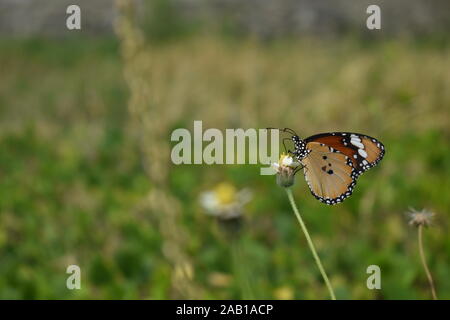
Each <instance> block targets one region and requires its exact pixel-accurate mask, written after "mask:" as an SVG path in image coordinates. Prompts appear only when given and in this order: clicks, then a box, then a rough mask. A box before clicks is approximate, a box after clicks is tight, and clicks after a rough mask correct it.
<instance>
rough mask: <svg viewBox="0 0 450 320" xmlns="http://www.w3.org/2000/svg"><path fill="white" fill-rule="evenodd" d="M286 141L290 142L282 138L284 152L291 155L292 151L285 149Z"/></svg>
mask: <svg viewBox="0 0 450 320" xmlns="http://www.w3.org/2000/svg"><path fill="white" fill-rule="evenodd" d="M286 140H289V141H291V139H290V138H284V139H283V146H284V151H285V152H286V153H290V154H292V151H291V150H288V148H286V143H285V141H286Z"/></svg>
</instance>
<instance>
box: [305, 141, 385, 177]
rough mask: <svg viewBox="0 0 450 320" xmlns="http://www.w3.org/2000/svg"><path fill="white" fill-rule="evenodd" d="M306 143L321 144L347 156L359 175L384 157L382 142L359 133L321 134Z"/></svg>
mask: <svg viewBox="0 0 450 320" xmlns="http://www.w3.org/2000/svg"><path fill="white" fill-rule="evenodd" d="M305 141H306V142H307V143H308V142H319V143H322V144H325V145H327V146H329V147H331V148H333V149H335V150H338V151H339V152H341V153H343V154H345V155H346V156H347V157H349V158H350V159H351V161H352V162H353V167H354V168H355V170H356V173H357V174H361V173H363V172H364V171H367V170H368V169H370V168H372V167H373V166H375V165H376V164H377V163H378V162H379V161H380V160H381V159H382V158H383V156H384V145H383V144H382V143H381V142H380V141H378V140H377V139H375V138H372V137H369V136H366V135H363V134H359V133H351V132H332V133H321V134H318V135H315V136H311V137H309V138H306V139H305Z"/></svg>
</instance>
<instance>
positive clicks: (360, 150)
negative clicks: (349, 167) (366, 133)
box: [358, 149, 367, 158]
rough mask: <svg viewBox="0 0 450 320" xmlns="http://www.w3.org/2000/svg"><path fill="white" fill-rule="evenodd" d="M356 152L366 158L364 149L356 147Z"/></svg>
mask: <svg viewBox="0 0 450 320" xmlns="http://www.w3.org/2000/svg"><path fill="white" fill-rule="evenodd" d="M358 153H359V155H360V156H361V157H363V158H366V157H367V152H366V151H364V150H363V149H358Z"/></svg>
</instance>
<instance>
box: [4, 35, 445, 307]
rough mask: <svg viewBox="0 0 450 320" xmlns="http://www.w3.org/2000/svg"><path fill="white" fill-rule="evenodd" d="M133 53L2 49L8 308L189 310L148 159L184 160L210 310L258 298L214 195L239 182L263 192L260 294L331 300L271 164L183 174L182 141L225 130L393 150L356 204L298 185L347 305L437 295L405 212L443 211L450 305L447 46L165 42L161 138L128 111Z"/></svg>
mask: <svg viewBox="0 0 450 320" xmlns="http://www.w3.org/2000/svg"><path fill="white" fill-rule="evenodd" d="M119 49H120V44H119V43H118V42H117V40H115V39H82V38H79V39H72V40H62V39H60V40H42V39H41V40H40V39H34V40H8V39H2V40H0V66H1V70H2V76H1V77H0V150H1V151H0V298H1V299H22V298H26V299H62V298H69V299H71V298H88V299H91V298H100V299H111V298H115V299H130V298H131V299H169V298H174V297H180V294H179V293H177V292H174V290H173V286H174V283H173V282H174V281H176V277H175V278H174V277H173V272H174V268H173V266H172V265H171V263H170V262H169V261H168V259H167V256H166V255H164V251H165V250H167V248H166V246H165V243H166V241H167V239H165V237H167V234H164V233H162V232H161V230H160V228H161V224H160V222H158V221H160V220H161V219H164V217H162V216H161V215H159V213H158V210H155V209H149V208H148V201H147V200H148V197H147V195H148V194H149V192H151V190H153V189H154V188H158V185H157V184H155V183H154V181H152V180H151V179H150V178H149V176H148V174H147V172H146V167H147V166H152V162H151V159H148V158H145V150H143V146H152V147H155V148H161V149H160V150H161V152H162V153H163V154H164V156H167V167H168V170H169V171H168V181H167V185H168V188H169V190H170V193H171V194H172V196H173V197H174V198H176V199H178V201H179V204H180V210H181V211H180V212H181V216H180V219H179V221H178V222H179V226H178V228H179V230H183V232H184V233H185V236H186V237H185V238H186V239H187V241H186V242H185V244H184V245H185V246H184V248H183V250H184V254H185V255H186V256H187V257H189V259H190V261H191V263H192V268H193V272H192V273H193V274H192V275H191V276H192V283H194V284H195V288H196V289H195V290H197V293H196V297H201V298H206V299H213V298H214V299H232V298H233V299H239V298H242V294H241V290H240V285H239V283H238V282H239V281H238V280H237V279H236V277H235V276H234V273H233V265H232V260H231V259H230V244H231V242H232V240H230V239H227V238H226V237H224V236H223V234H221V232H220V229H219V228H218V226H217V224H216V222H215V221H214V219H213V218H211V217H209V216H207V215H205V212H204V209H203V208H202V207H201V205H200V204H199V200H198V199H199V195H200V194H201V192H203V191H205V190H209V189H211V188H213V187H214V186H215V185H217V184H218V183H221V182H228V183H231V184H233V185H235V186H236V188H238V189H242V188H248V189H250V190H251V191H252V192H253V199H252V200H251V202H250V203H249V204H248V205H247V206H246V207H245V210H246V211H245V223H244V225H243V227H242V230H241V235H240V237H239V239H235V240H236V241H238V242H239V243H240V246H241V248H242V255H243V257H242V259H243V260H242V264H243V265H245V268H246V269H247V273H249V274H251V279H250V285H251V287H252V291H253V292H254V295H255V298H267V299H272V298H274V299H280V298H291V299H326V298H328V293H327V291H326V287H325V285H324V284H323V283H322V279H321V277H320V274H319V272H318V270H317V268H316V265H315V264H314V260H313V259H312V257H311V254H310V252H309V250H308V249H307V245H306V241H305V239H304V236H303V234H301V232H300V230H299V228H298V226H297V223H296V221H295V217H294V215H293V213H292V211H291V208H290V206H289V203H288V201H287V198H286V195H285V193H284V191H283V190H282V189H280V188H279V187H277V186H276V184H275V178H274V177H273V176H260V175H259V166H239V165H221V166H218V165H216V166H203V165H202V166H194V165H191V166H189V165H180V166H174V165H171V164H170V163H169V155H168V154H167V150H169V149H168V148H169V147H170V133H171V131H172V130H173V129H175V128H177V127H185V128H188V129H190V130H191V129H192V125H193V120H203V123H204V126H205V127H216V128H220V129H224V128H237V127H243V128H250V127H255V128H265V127H269V126H270V127H291V128H293V129H294V130H296V131H297V132H298V133H300V135H301V136H303V137H305V136H309V135H312V134H315V133H319V132H324V131H338V130H339V131H355V132H362V133H366V134H368V135H371V136H374V137H377V138H379V139H380V140H381V141H383V142H384V144H385V146H386V149H387V152H386V156H385V158H384V160H383V161H382V162H381V163H380V165H379V166H378V167H376V168H374V169H372V170H371V171H370V172H368V173H366V174H364V175H363V176H362V177H361V178H360V179H359V181H358V185H357V188H356V191H355V192H354V194H353V196H352V197H350V198H349V199H348V200H346V201H345V202H344V203H343V204H341V205H338V206H326V205H324V204H322V203H320V202H318V201H317V200H315V199H314V198H313V197H312V196H311V195H310V193H309V190H308V188H307V186H306V183H305V181H304V179H303V177H302V176H301V175H299V176H298V179H297V183H296V185H295V186H294V194H295V196H296V198H297V200H298V205H299V207H300V211H301V212H302V214H303V217H304V219H305V221H306V223H307V225H308V226H309V230H310V233H311V235H312V237H313V240H314V242H315V244H316V246H317V248H318V250H319V254H320V256H321V257H322V262H323V264H324V266H325V269H326V270H327V272H328V275H329V277H330V280H331V282H332V284H333V286H334V287H335V290H336V294H337V296H338V298H339V299H429V298H430V293H429V288H428V284H427V281H426V277H425V274H424V272H423V269H422V267H421V265H420V260H419V255H418V251H417V234H416V232H415V229H414V228H413V227H410V226H409V225H408V219H407V216H406V215H405V212H406V211H407V210H408V208H409V207H414V208H418V209H420V208H424V207H425V208H428V209H430V210H432V211H434V212H435V213H436V219H435V223H434V226H433V227H431V228H429V229H427V230H426V232H425V247H426V254H427V258H428V261H429V265H430V269H431V272H432V273H433V276H434V278H435V283H436V287H437V292H438V296H439V297H440V298H441V299H443V298H446V299H449V298H450V237H449V236H448V233H447V230H448V226H449V223H448V219H449V217H450V210H449V209H450V197H449V194H450V148H449V147H450V145H449V139H450V117H449V106H450V90H449V89H450V73H449V70H450V59H449V58H450V55H449V53H450V52H449V48H448V46H436V45H430V44H423V43H417V42H412V41H402V40H399V41H394V40H386V41H379V42H376V43H370V42H363V41H359V40H356V39H344V40H342V39H341V40H331V39H328V40H323V41H319V40H312V39H296V40H294V39H290V40H289V39H286V40H279V41H275V42H271V43H265V44H263V43H259V42H257V41H254V40H251V39H239V40H230V39H223V38H220V37H188V38H183V39H177V40H175V41H171V42H168V43H162V44H155V45H148V46H147V47H145V48H144V49H142V50H143V55H142V56H140V57H137V58H136V60H135V61H136V63H137V64H138V65H139V63H142V79H144V80H145V81H146V87H145V88H144V91H145V92H147V93H148V101H144V102H141V103H142V105H143V106H144V107H145V106H146V104H148V107H149V108H151V109H152V113H151V117H153V118H155V119H158V117H166V116H167V114H168V112H169V113H170V116H171V119H170V121H167V122H164V123H165V124H166V126H165V127H162V128H161V129H160V131H158V132H160V134H161V137H163V138H162V139H160V140H159V141H157V139H159V138H158V137H156V138H155V137H152V136H147V135H145V131H144V135H143V136H140V137H139V138H137V136H138V135H139V133H136V130H137V129H136V118H137V119H139V113H137V114H136V111H135V114H134V116H133V117H134V120H133V119H132V117H131V116H130V110H129V108H128V104H129V103H130V99H132V98H130V88H129V86H128V84H130V83H133V81H132V79H131V80H130V79H129V78H126V77H125V78H124V62H123V59H122V57H121V55H120V50H119ZM128 77H132V75H130V74H128ZM131 90H132V89H131ZM131 101H132V100H131ZM131 103H132V102H131ZM137 112H139V110H138V111H137ZM142 119H146V118H145V116H143V118H142ZM164 137H166V138H164ZM143 154H144V155H143ZM70 264H76V265H79V266H80V267H81V272H82V284H81V285H82V289H81V290H68V289H67V288H66V278H67V276H68V275H67V274H66V273H65V271H66V267H67V266H68V265H70ZM372 264H377V265H379V266H380V268H381V271H382V289H381V290H368V289H367V288H366V279H367V277H368V275H367V274H366V268H367V266H369V265H372ZM174 279H175V280H174ZM181 297H183V295H181Z"/></svg>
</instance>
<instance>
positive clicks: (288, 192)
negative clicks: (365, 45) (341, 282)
mask: <svg viewBox="0 0 450 320" xmlns="http://www.w3.org/2000/svg"><path fill="white" fill-rule="evenodd" d="M285 190H286V193H287V195H288V198H289V202H290V203H291V206H292V209H293V210H294V213H295V216H296V217H297V220H298V222H299V223H300V227H301V228H302V230H303V233H304V234H305V237H306V241H307V242H308V245H309V249H310V250H311V252H312V254H313V256H314V260H316V264H317V267H318V268H319V270H320V273H321V274H322V277H323V280H324V281H325V284H326V285H327V288H328V291H329V292H330V296H331V299H332V300H336V296H335V295H334V291H333V287H331V284H330V281H329V280H328V277H327V274H326V273H325V270H324V268H323V266H322V263H321V262H320V258H319V256H318V255H317V252H316V249H315V248H314V244H313V242H312V240H311V237H310V236H309V233H308V229H306V226H305V223H304V222H303V220H302V217H301V216H300V213H299V211H298V209H297V205H296V204H295V201H294V196H293V195H292V191H291V189H289V188H285Z"/></svg>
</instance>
